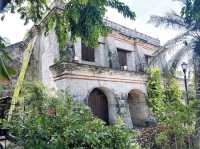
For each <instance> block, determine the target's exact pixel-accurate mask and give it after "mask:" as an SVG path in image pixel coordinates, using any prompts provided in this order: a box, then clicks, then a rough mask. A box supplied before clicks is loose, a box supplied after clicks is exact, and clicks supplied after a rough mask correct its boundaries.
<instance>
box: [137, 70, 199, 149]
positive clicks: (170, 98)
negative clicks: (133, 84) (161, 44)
mask: <svg viewBox="0 0 200 149" xmlns="http://www.w3.org/2000/svg"><path fill="white" fill-rule="evenodd" d="M148 73H149V80H148V83H147V91H148V96H149V97H148V103H149V106H150V108H151V109H152V111H153V113H154V114H155V116H156V118H157V121H158V125H157V127H155V128H147V129H145V130H144V131H143V133H142V135H141V138H140V139H142V138H144V140H143V141H141V142H142V143H141V144H142V146H144V147H149V146H150V147H151V148H152V149H154V148H158V149H159V148H173V149H180V148H181V149H188V148H189V147H191V148H192V147H194V144H193V143H194V142H193V141H192V140H193V138H192V137H193V134H194V132H195V119H196V109H195V105H196V104H197V103H196V102H197V101H195V100H193V101H191V102H190V103H191V104H190V105H185V104H184V103H183V101H182V99H181V92H180V90H179V89H178V85H177V83H176V80H175V79H174V78H173V77H168V78H165V79H163V78H162V80H163V83H161V75H160V71H159V69H157V68H154V69H150V70H148ZM162 84H164V85H162ZM140 139H139V140H140Z"/></svg>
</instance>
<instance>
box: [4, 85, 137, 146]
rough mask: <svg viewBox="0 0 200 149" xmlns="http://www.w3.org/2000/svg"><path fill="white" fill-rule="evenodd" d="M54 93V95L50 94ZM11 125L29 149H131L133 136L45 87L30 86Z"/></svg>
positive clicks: (120, 126)
mask: <svg viewBox="0 0 200 149" xmlns="http://www.w3.org/2000/svg"><path fill="white" fill-rule="evenodd" d="M50 93H51V94H50ZM21 98H22V99H24V102H21V103H19V104H18V108H16V111H15V113H14V116H13V117H12V119H11V121H10V122H9V123H8V125H7V126H9V128H10V130H11V132H12V134H14V135H15V136H16V137H17V144H18V145H20V146H23V147H24V148H25V149H35V148H37V149H40V148H41V149H42V148H46V149H71V148H74V149H78V148H90V149H99V148H104V149H125V148H126V149H131V148H136V147H135V144H133V145H134V147H133V146H132V145H131V140H130V139H131V138H132V134H133V132H132V131H131V130H129V129H128V128H126V126H124V125H123V124H120V123H117V124H116V125H112V126H106V125H105V123H104V122H103V121H101V120H100V119H96V118H94V117H93V116H92V114H91V112H90V108H88V107H86V106H85V105H83V104H81V103H79V102H77V101H76V102H74V101H73V100H72V99H71V97H70V96H69V95H67V94H66V93H64V92H61V91H60V92H59V93H56V92H55V91H51V92H49V91H48V90H47V89H46V88H44V87H43V86H42V85H41V83H38V82H36V83H34V84H33V83H26V84H25V85H24V86H23V89H22V94H21Z"/></svg>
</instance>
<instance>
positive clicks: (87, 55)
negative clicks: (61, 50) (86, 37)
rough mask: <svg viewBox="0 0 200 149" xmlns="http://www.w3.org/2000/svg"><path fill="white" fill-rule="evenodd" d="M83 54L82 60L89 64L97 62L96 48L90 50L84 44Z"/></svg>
mask: <svg viewBox="0 0 200 149" xmlns="http://www.w3.org/2000/svg"><path fill="white" fill-rule="evenodd" d="M81 53H82V60H84V61H89V62H95V50H94V48H88V47H86V46H85V45H84V44H83V43H82V48H81Z"/></svg>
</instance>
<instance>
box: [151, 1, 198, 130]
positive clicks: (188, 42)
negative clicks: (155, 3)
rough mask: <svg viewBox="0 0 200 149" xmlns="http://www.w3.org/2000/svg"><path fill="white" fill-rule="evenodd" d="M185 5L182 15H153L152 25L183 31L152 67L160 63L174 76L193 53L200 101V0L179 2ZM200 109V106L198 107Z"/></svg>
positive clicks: (170, 42)
mask: <svg viewBox="0 0 200 149" xmlns="http://www.w3.org/2000/svg"><path fill="white" fill-rule="evenodd" d="M178 1H180V2H181V3H182V4H183V8H182V11H181V14H177V13H175V12H174V11H172V12H170V13H167V14H166V15H165V16H156V15H153V16H151V18H150V21H149V22H150V23H153V24H154V25H155V26H157V27H158V26H161V25H164V26H165V27H171V28H175V29H178V30H180V31H182V33H181V34H180V35H178V36H177V37H175V38H174V39H172V40H170V41H168V42H167V43H166V44H165V45H164V46H163V48H161V49H160V50H158V51H157V52H156V53H155V57H154V58H153V59H152V61H151V65H155V64H156V63H160V65H163V67H162V71H163V72H164V73H165V74H166V72H167V74H174V73H175V70H176V67H177V66H178V64H179V63H180V60H181V57H183V56H184V55H185V54H186V53H188V52H192V63H193V65H194V71H195V85H196V97H197V99H199V100H200V1H199V0H178ZM171 51H173V52H174V53H175V54H174V56H172V57H171V59H170V60H169V61H167V60H166V53H168V52H171ZM198 108H199V105H198ZM197 117H198V120H197V123H196V126H197V128H200V112H199V113H198V114H197ZM199 133H200V132H199Z"/></svg>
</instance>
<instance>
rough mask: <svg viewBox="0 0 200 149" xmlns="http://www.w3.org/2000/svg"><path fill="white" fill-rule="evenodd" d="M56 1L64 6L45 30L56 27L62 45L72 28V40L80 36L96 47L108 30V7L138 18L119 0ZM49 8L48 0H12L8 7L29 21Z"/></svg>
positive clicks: (49, 19)
mask: <svg viewBox="0 0 200 149" xmlns="http://www.w3.org/2000/svg"><path fill="white" fill-rule="evenodd" d="M55 2H59V3H61V7H59V8H58V9H59V11H57V12H55V11H54V13H52V14H51V15H50V17H49V18H48V20H47V24H46V31H47V32H48V31H49V30H50V29H52V28H55V32H56V34H57V39H58V42H59V44H60V48H63V47H64V46H65V44H66V39H67V36H68V35H67V34H66V33H67V32H69V31H70V32H71V39H72V40H73V41H74V40H75V39H76V37H80V38H81V39H82V40H83V42H84V43H85V44H86V45H87V46H90V47H95V46H97V44H98V39H99V37H100V36H101V35H105V34H106V33H107V32H108V28H107V27H106V26H105V24H104V21H103V17H104V15H105V12H106V7H111V8H114V9H117V10H118V11H119V12H120V13H121V14H123V16H124V17H128V18H130V19H135V13H134V12H133V11H131V10H130V8H129V7H128V6H127V5H125V4H124V3H123V2H120V1H119V0H101V1H100V0H69V1H68V0H55ZM49 9H50V8H48V6H47V1H46V0H34V1H33V0H11V1H10V3H9V5H8V6H7V9H6V10H7V11H11V12H18V13H20V14H21V18H22V19H24V20H25V24H26V23H28V22H29V20H31V21H33V22H34V23H38V22H39V21H41V19H42V18H43V17H44V12H46V11H48V10H49ZM60 10H61V11H62V13H60Z"/></svg>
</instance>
